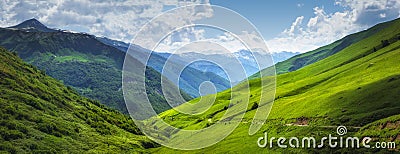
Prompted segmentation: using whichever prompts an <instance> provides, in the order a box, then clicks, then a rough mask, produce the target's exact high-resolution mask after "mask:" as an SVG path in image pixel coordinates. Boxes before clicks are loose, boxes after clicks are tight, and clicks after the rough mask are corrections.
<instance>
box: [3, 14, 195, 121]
mask: <svg viewBox="0 0 400 154" xmlns="http://www.w3.org/2000/svg"><path fill="white" fill-rule="evenodd" d="M26 22H34V23H36V24H38V23H40V22H39V21H37V20H33V19H32V20H28V21H26ZM26 22H24V23H26ZM43 26H44V25H41V27H36V28H37V29H38V30H36V31H33V30H30V31H26V30H24V29H22V30H19V29H15V28H0V46H3V47H5V48H6V49H8V50H10V51H15V52H17V54H18V55H19V56H20V57H21V58H22V59H23V60H24V61H26V62H28V63H30V64H33V65H34V66H36V67H38V68H39V69H41V70H44V71H45V72H46V74H48V75H49V76H51V77H53V78H56V79H58V80H61V81H62V82H63V83H64V84H65V85H68V86H71V87H73V88H74V89H75V90H76V91H78V93H79V94H81V95H84V96H86V97H89V98H91V99H95V100H99V101H100V103H102V104H105V105H106V106H109V107H112V108H114V109H117V110H119V111H121V112H123V113H128V111H127V109H126V106H125V102H124V99H123V95H122V90H121V87H122V84H121V83H122V79H121V78H122V73H121V70H122V64H123V60H124V57H125V53H124V52H122V51H120V50H118V49H116V48H114V47H111V46H108V45H106V44H103V43H102V42H100V41H98V40H97V39H96V38H95V36H92V35H88V34H82V33H69V32H63V31H51V32H47V31H46V32H42V31H40V29H43ZM146 73H147V74H146V78H147V79H148V80H146V81H147V82H146V83H147V84H146V86H147V89H148V90H147V94H148V95H149V96H150V97H149V99H150V101H151V102H152V104H153V105H154V108H155V110H156V111H157V112H162V111H165V110H167V109H170V107H169V105H168V104H167V102H166V100H165V98H164V97H163V95H162V91H161V90H159V89H161V74H160V73H158V72H156V71H155V70H154V69H152V68H150V67H149V68H148V69H147V72H146ZM150 79H151V80H150ZM182 94H183V96H184V97H185V98H186V99H187V100H189V99H190V96H188V95H186V94H185V93H182Z"/></svg>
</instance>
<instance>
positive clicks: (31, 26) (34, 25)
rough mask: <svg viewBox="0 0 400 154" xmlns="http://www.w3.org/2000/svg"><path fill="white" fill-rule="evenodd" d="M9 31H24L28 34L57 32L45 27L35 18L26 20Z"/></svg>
mask: <svg viewBox="0 0 400 154" xmlns="http://www.w3.org/2000/svg"><path fill="white" fill-rule="evenodd" d="M8 28H9V29H17V30H24V31H27V32H30V31H32V32H56V31H57V30H55V29H50V28H48V27H47V26H45V25H43V24H42V23H41V22H39V21H38V20H36V19H35V18H33V19H29V20H26V21H24V22H22V23H20V24H18V25H15V26H12V27H8Z"/></svg>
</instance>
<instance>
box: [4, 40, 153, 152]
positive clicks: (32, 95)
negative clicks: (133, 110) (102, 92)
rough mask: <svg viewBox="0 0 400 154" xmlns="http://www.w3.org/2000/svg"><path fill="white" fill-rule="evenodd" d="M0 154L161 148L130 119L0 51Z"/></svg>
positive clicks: (129, 150) (10, 54)
mask: <svg viewBox="0 0 400 154" xmlns="http://www.w3.org/2000/svg"><path fill="white" fill-rule="evenodd" d="M0 61H1V63H0V93H1V95H0V106H1V108H0V117H1V120H0V130H1V131H0V152H1V153H99V152H100V153H101V152H105V153H115V152H116V153H142V152H145V149H146V148H153V147H157V146H159V145H157V144H155V143H153V142H152V141H151V140H150V139H148V138H146V137H145V136H144V135H143V134H142V133H141V132H140V131H139V129H138V128H137V127H136V126H135V124H134V122H133V121H132V120H131V119H130V117H128V116H126V115H123V114H121V113H119V112H118V111H116V110H113V109H110V108H107V107H105V106H104V105H101V104H99V103H98V102H97V101H94V100H91V99H87V98H84V97H82V96H80V95H78V94H77V92H75V91H74V90H73V89H71V88H70V87H66V86H64V85H63V84H62V83H61V82H59V81H57V80H56V79H53V78H51V77H49V76H47V75H46V74H45V72H43V71H40V70H39V69H37V68H36V67H34V66H33V65H30V64H26V63H25V62H23V61H22V60H21V59H20V58H18V57H17V56H16V53H11V52H9V51H6V50H5V49H4V48H0Z"/></svg>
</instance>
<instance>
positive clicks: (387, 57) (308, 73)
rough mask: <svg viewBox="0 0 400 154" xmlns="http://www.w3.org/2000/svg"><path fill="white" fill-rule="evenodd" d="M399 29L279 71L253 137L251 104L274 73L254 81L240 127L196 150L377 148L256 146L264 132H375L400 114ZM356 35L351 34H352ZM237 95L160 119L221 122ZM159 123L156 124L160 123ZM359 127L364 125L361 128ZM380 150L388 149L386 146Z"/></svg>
mask: <svg viewBox="0 0 400 154" xmlns="http://www.w3.org/2000/svg"><path fill="white" fill-rule="evenodd" d="M383 25H384V26H383ZM382 26H383V27H385V28H383V27H382ZM399 27H400V19H397V20H394V21H391V22H387V23H384V24H380V25H377V26H375V27H373V28H371V29H370V30H374V29H375V30H376V31H375V32H374V33H368V31H366V32H363V33H366V34H367V33H368V35H365V38H364V39H360V41H356V42H354V43H352V44H350V45H348V46H347V47H345V48H343V50H340V51H339V52H337V53H335V54H332V55H330V56H329V57H326V58H324V59H322V60H320V61H318V62H314V63H313V64H310V65H307V66H305V67H303V68H301V69H299V70H297V71H293V72H289V73H285V74H280V75H278V76H277V89H276V97H275V103H274V106H273V107H272V110H271V113H270V115H269V117H268V121H267V123H266V124H264V125H263V127H262V128H261V130H260V131H259V132H258V133H256V134H255V135H253V136H249V135H248V130H249V126H250V122H251V120H252V118H253V117H254V114H255V110H253V109H254V108H253V105H252V104H254V103H255V102H258V100H259V94H260V88H259V87H257V83H259V82H260V81H261V80H264V81H269V79H270V77H263V78H262V79H260V78H258V79H254V80H251V81H250V83H251V84H250V86H251V93H250V96H251V97H250V99H249V101H248V102H249V105H248V109H247V110H246V114H245V116H244V119H243V120H242V121H241V123H240V125H239V127H238V128H237V129H236V130H235V131H234V132H233V133H232V134H231V135H229V136H228V137H227V138H225V139H224V140H223V141H221V142H219V143H218V144H216V145H213V146H211V147H208V148H205V149H201V150H197V151H192V152H195V153H213V152H218V153H223V152H228V151H235V152H246V153H249V152H305V151H308V152H310V151H314V150H315V151H314V152H348V151H353V152H354V150H357V152H376V151H378V150H379V149H372V150H371V149H329V148H323V149H314V150H313V149H280V148H276V147H277V146H275V148H272V149H271V148H264V149H261V148H259V147H258V146H257V138H258V137H260V136H263V132H268V135H273V136H278V137H279V136H284V137H291V136H296V137H302V136H315V137H316V138H318V137H322V136H326V135H328V134H336V126H339V125H344V126H347V127H348V131H349V132H348V134H347V135H349V136H352V135H360V134H372V133H373V132H372V131H371V130H374V129H375V128H376V127H374V126H376V125H378V124H376V123H382V122H379V121H378V122H375V121H377V120H380V119H384V118H387V117H390V116H394V115H399V114H400V103H399V100H400V86H399V85H400V65H399V59H400V41H399V40H400V29H399ZM359 34H360V35H361V34H362V33H359ZM354 36H355V35H351V36H350V37H354ZM347 38H348V37H347ZM339 42H340V41H339ZM336 43H337V42H336ZM334 44H335V43H334ZM288 61H290V59H289V60H288ZM286 62H287V61H285V62H283V63H286ZM243 84H244V83H242V84H240V85H238V86H236V87H234V88H233V90H235V91H238V92H239V93H240V92H241V91H245V88H244V89H243V90H242V88H243V87H245V86H243ZM232 96H233V97H231V93H230V91H229V90H228V91H224V92H221V93H218V94H217V101H216V103H215V104H214V105H213V106H211V107H210V109H209V110H207V111H206V112H205V113H203V114H200V115H195V116H190V115H186V114H180V113H178V112H177V111H174V110H169V111H166V112H164V113H162V114H161V117H162V118H163V119H164V120H166V121H167V122H169V123H170V124H172V125H173V126H176V127H179V128H183V129H201V128H205V127H208V126H210V125H212V124H214V123H215V122H216V121H223V120H224V119H221V118H220V117H222V115H223V114H224V113H225V110H226V109H227V106H229V100H231V99H232V100H234V99H240V97H243V98H246V97H244V96H240V95H239V96H238V97H239V98H238V97H235V96H236V95H235V93H233V95H232ZM207 97H210V96H207ZM197 101H198V99H195V100H192V101H190V102H189V103H196V102H197ZM396 117H398V116H396ZM396 117H395V118H396ZM230 118H232V117H230ZM233 118H235V117H233ZM209 119H211V120H209ZM397 120H398V118H397ZM370 123H372V124H370ZM395 124H397V123H395ZM155 125H156V126H157V124H155ZM297 125H300V126H297ZM363 126H364V127H363ZM359 127H362V128H361V129H359ZM159 129H165V128H159ZM399 132H400V131H399V128H398V126H397V125H396V127H391V132H390V133H387V132H386V131H382V132H375V134H373V135H374V136H372V137H376V136H385V138H383V140H384V139H390V140H395V141H396V142H397V143H399V140H400V139H399V138H398V137H397V136H398V135H399ZM173 135H174V134H169V136H171V138H173V137H174V136H173ZM388 135H389V136H390V137H389V136H388ZM396 137H397V138H396ZM399 149H400V148H399V146H397V149H395V151H399ZM153 150H154V151H156V152H161V153H164V152H177V151H176V150H172V149H169V148H165V147H161V148H157V149H153ZM381 150H382V152H387V151H386V150H385V149H381ZM392 150H393V149H392ZM179 152H183V151H179Z"/></svg>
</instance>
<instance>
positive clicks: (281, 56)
mask: <svg viewBox="0 0 400 154" xmlns="http://www.w3.org/2000/svg"><path fill="white" fill-rule="evenodd" d="M298 54H300V52H289V51H281V52H274V53H272V58H273V59H274V63H275V64H276V63H279V62H282V61H285V60H287V59H289V58H292V57H293V56H296V55H298Z"/></svg>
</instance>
